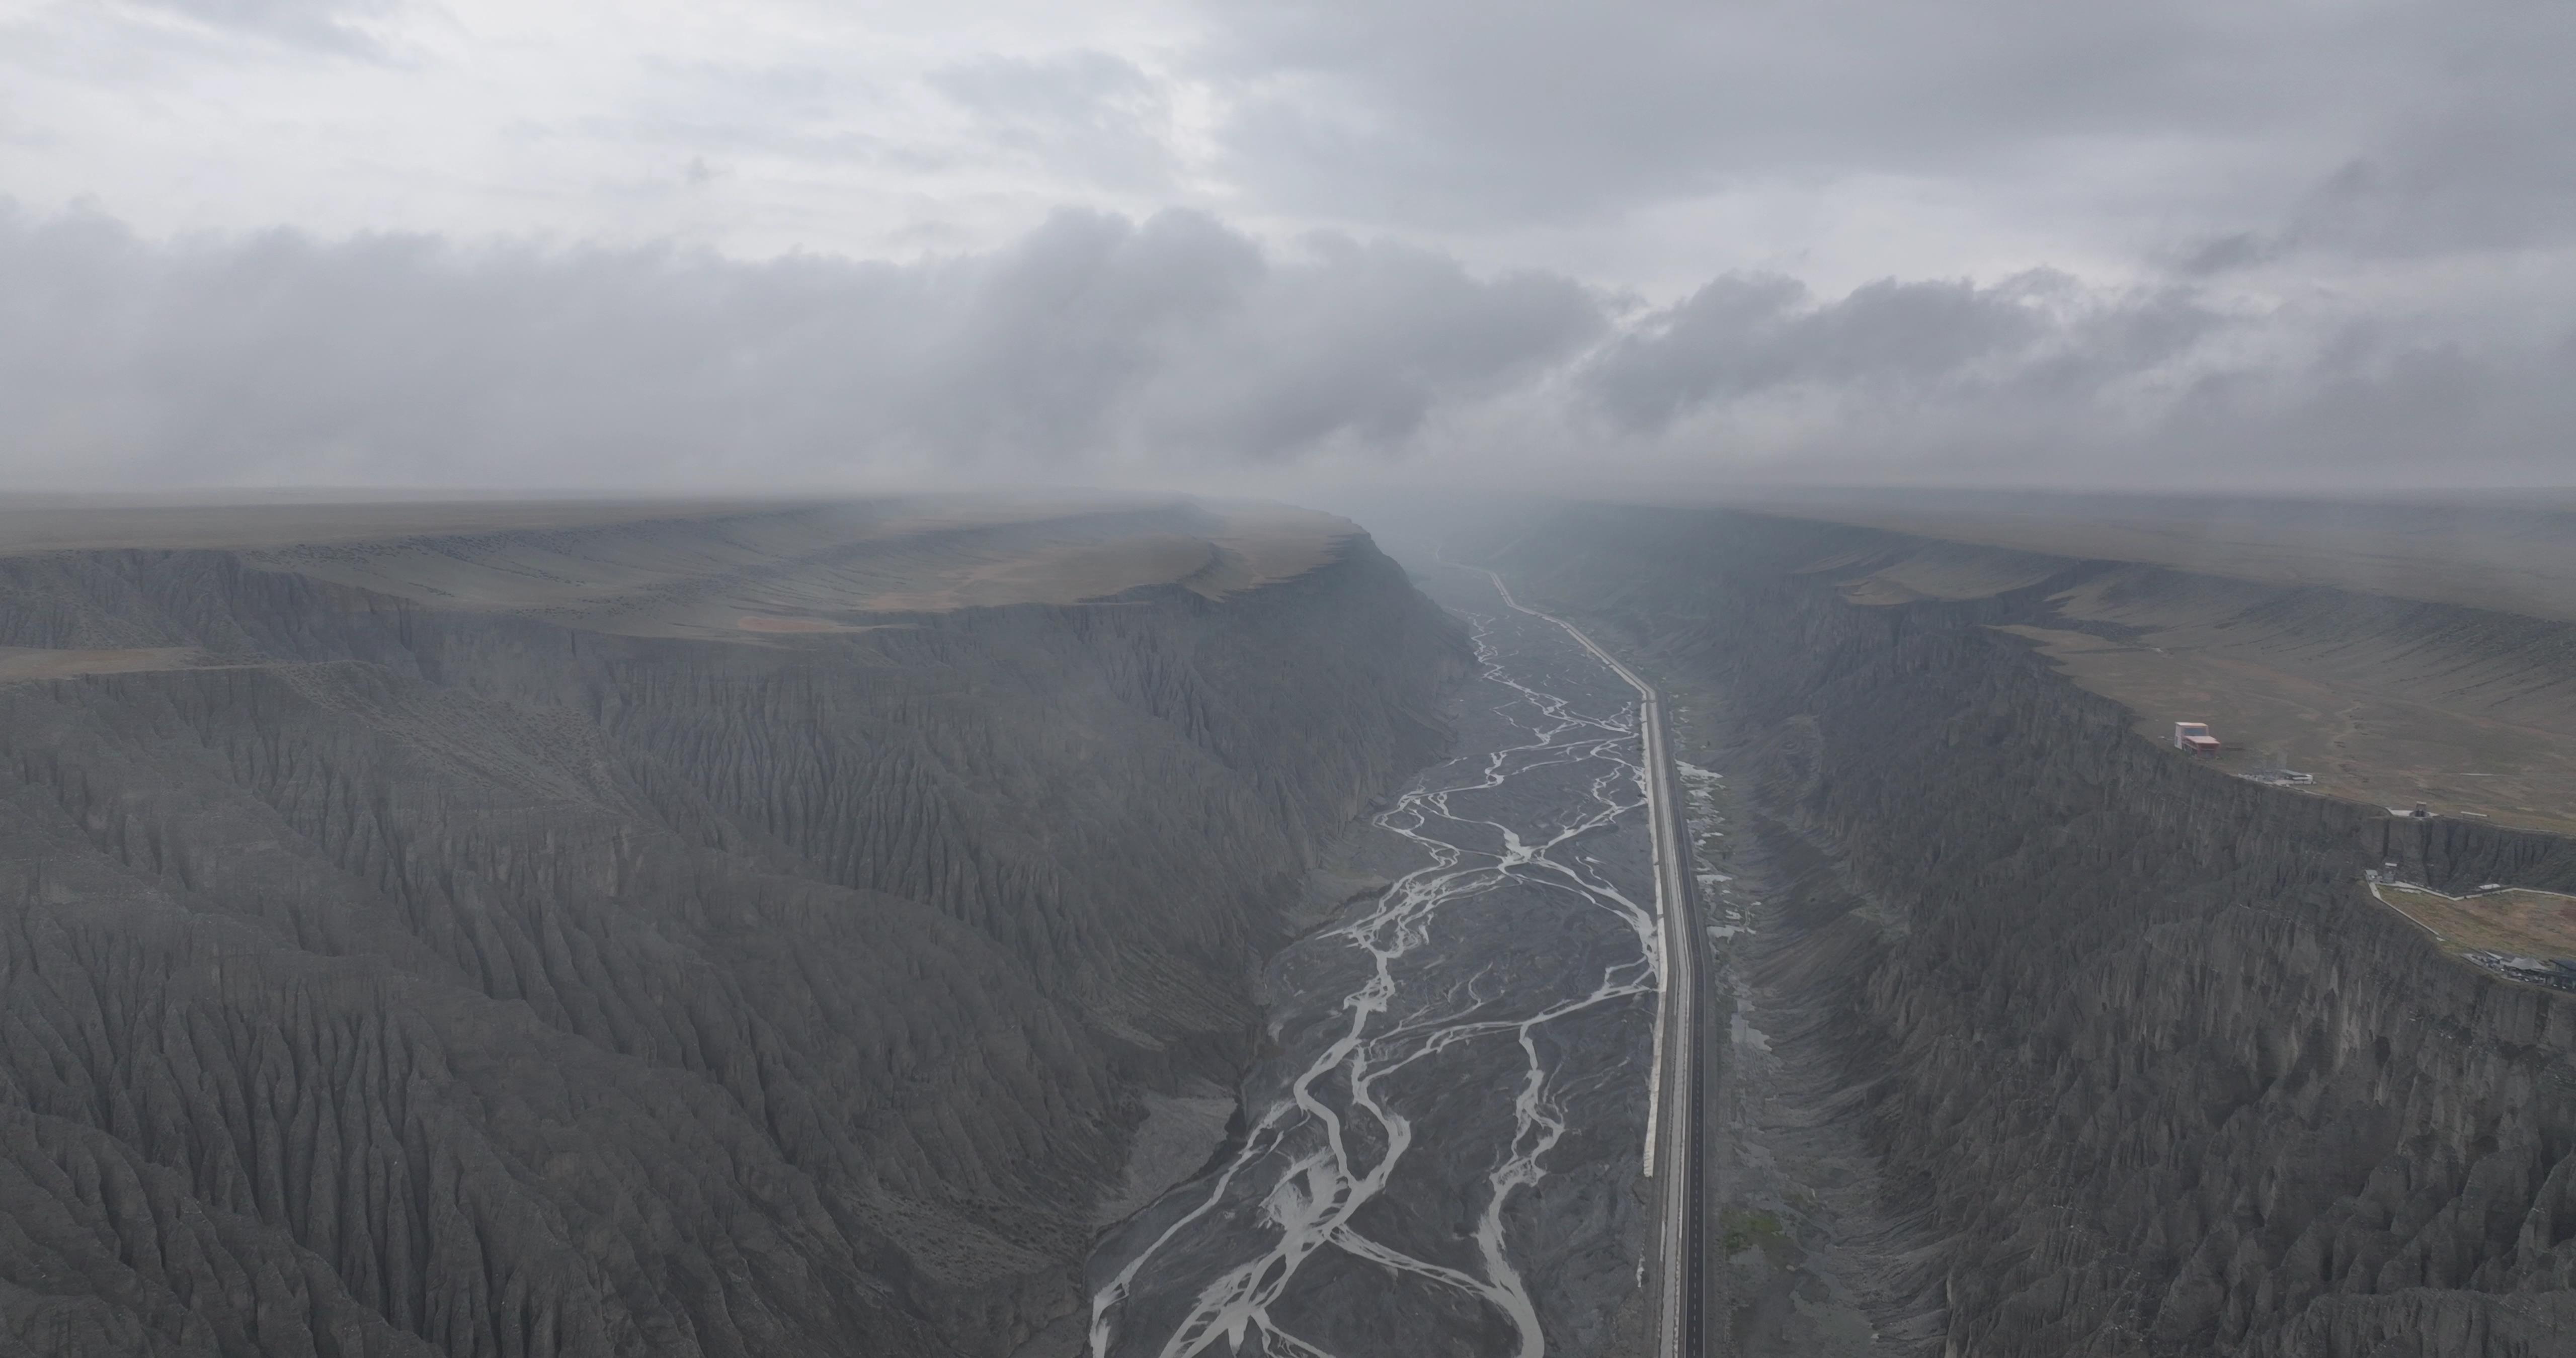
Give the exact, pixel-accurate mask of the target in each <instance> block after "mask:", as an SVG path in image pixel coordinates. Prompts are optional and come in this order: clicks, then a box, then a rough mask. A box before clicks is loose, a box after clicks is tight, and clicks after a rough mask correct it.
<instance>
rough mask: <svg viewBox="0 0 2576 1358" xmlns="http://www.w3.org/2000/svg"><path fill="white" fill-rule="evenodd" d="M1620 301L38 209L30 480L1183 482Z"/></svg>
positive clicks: (1447, 269)
mask: <svg viewBox="0 0 2576 1358" xmlns="http://www.w3.org/2000/svg"><path fill="white" fill-rule="evenodd" d="M1601 324H1602V320H1601V315H1600V311H1599V309H1598V306H1597V304H1596V302H1595V301H1594V298H1593V296H1592V294H1591V293H1589V292H1588V291H1587V290H1585V289H1583V288H1581V287H1578V286H1576V285H1575V284H1573V283H1571V282H1568V281H1565V280H1563V279H1553V278H1542V277H1535V276H1511V277H1504V278H1499V279H1487V278H1478V277H1474V276H1471V275H1469V274H1468V273H1467V272H1466V271H1465V270H1463V269H1462V268H1460V267H1459V266H1458V265H1457V264H1456V263H1455V262H1454V261H1451V260H1449V259H1447V258H1446V257H1443V256H1439V255H1436V254H1432V253H1429V252H1424V251H1418V250H1409V249H1403V248H1399V247H1388V246H1363V245H1358V244H1353V243H1349V242H1345V241H1340V240H1336V239H1332V238H1322V239H1319V240H1317V241H1314V242H1312V243H1310V244H1309V245H1308V246H1306V247H1304V248H1301V249H1296V250H1287V251H1277V250H1268V251H1266V250H1264V249H1262V248H1260V247H1258V246H1256V245H1255V244H1253V243H1252V242H1251V241H1250V240H1248V239H1247V238H1245V237H1243V236H1241V235H1239V234H1237V233H1235V232H1233V231H1231V230H1229V229H1227V228H1225V227H1223V226H1220V225H1218V224H1217V223H1215V222H1214V221H1212V220H1210V219H1207V218H1205V217H1200V216H1196V215H1192V214H1187V213H1167V214H1163V215H1161V216H1157V217H1155V218H1153V219H1151V220H1149V221H1147V222H1145V223H1143V224H1142V225H1133V224H1130V223H1128V222H1126V221H1125V220H1123V219H1119V218H1114V217H1104V216H1098V215H1092V214H1082V213H1067V214H1062V215H1060V216H1058V217H1057V218H1055V219H1054V220H1052V221H1050V222H1049V223H1047V224H1046V225H1045V226H1044V227H1042V228H1040V229H1039V230H1037V231H1035V232H1033V233H1031V234H1030V235H1029V236H1028V237H1026V238H1024V239H1023V240H1021V241H1019V242H1018V243H1016V244H1015V245H1013V246H1011V247H1009V248H1007V249H1004V250H1000V251H996V252H992V253H989V254H983V255H973V256H965V257H960V258H955V259H950V260H945V261H934V262H927V263H921V264H915V265H893V264H883V263H856V262H850V261H846V260H837V259H823V258H815V257H790V258H787V259H783V260H779V261H775V262H770V263H758V264H752V263H740V262H731V261H726V260H722V259H720V258H717V257H714V256H711V255H704V254H698V253H692V252H686V251H675V250H631V251H611V250H573V251H551V250H542V249H536V248H530V247H518V246H490V247H478V248H472V249H465V248H459V247H456V246H452V245H449V244H446V243H443V242H441V241H439V240H436V239H432V238H426V237H372V238H360V239H356V240H351V241H346V242H339V243H323V242H316V241H313V240H311V239H308V238H305V237H302V236H298V235H295V234H291V233H283V232H281V233H273V234H269V235H264V236H260V237H256V238H251V239H240V240H215V241H201V242H196V243H183V244H179V245H171V246H165V245H159V244H154V243H149V242H145V241H141V240H138V239H137V238H135V237H133V236H132V235H130V234H129V233H127V232H126V231H124V230H123V229H121V228H120V227H118V226H117V225H115V224H114V223H112V222H107V221H104V220H100V219H96V218H83V217H74V218H67V219H57V220H49V221H37V220H31V219H28V218H25V217H18V216H12V217H5V218H0V411H5V412H8V413H7V414H6V415H5V416H0V422H5V425H6V427H5V429H0V438H5V446H6V448H7V449H8V450H9V453H8V455H7V465H8V469H9V471H10V472H11V473H12V475H13V476H15V477H16V478H18V479H19V480H20V481H21V482H22V483H26V484H83V485H100V484H117V483H125V484H139V483H150V482H178V483H204V482H211V483H223V482H233V483H241V482H272V483H273V482H282V481H294V480H321V481H325V482H333V481H336V482H339V483H353V482H365V481H377V480H382V481H390V482H396V483H423V482H426V483H435V484H478V483H479V484H527V483H530V482H537V483H543V484H554V485H616V484H649V483H654V482H663V483H677V482H696V483H706V482H715V481H728V480H730V481H737V482H740V481H750V480H760V481H765V482H768V483H771V484H777V483H780V482H782V481H798V482H805V483H811V482H817V481H829V480H834V479H840V478H846V477H851V476H860V475H897V476H903V475H910V476H938V475H948V476H992V475H1013V474H1026V473H1030V472H1039V473H1046V474H1055V475H1065V476H1078V475H1081V474H1084V473H1086V472H1092V473H1097V472H1101V471H1102V470H1103V469H1117V468H1130V469H1141V470H1147V471H1150V470H1153V469H1156V468H1161V469H1166V470H1174V469H1176V470H1179V471H1184V472H1185V471H1188V470H1190V469H1204V468H1207V467H1211V466H1225V465H1239V464H1243V463H1247V462H1257V461H1261V460H1277V459H1290V458H1295V457H1298V456H1300V455H1302V454H1306V453H1310V452H1313V451H1315V450H1317V449H1320V448H1324V447H1327V446H1343V445H1355V444H1356V445H1368V446H1380V445H1387V444H1392V443H1396V442H1400V441H1401V440H1402V439H1404V438H1405V437H1406V436H1407V435H1409V434H1410V433H1411V432H1412V431H1413V430H1414V429H1415V428H1416V427H1417V426H1418V425H1420V423H1421V422H1422V421H1423V420H1424V419H1425V418H1427V417H1428V416H1429V415H1430V414H1431V413H1432V412H1434V411H1436V410H1439V409H1441V408H1443V407H1444V406H1448V405H1453V404H1455V403H1457V402H1460V401H1465V400H1472V399H1474V398H1475V397H1476V396H1478V395H1479V394H1480V393H1482V392H1485V391H1488V390H1490V389H1492V388H1493V387H1494V386H1495V385H1496V384H1500V383H1505V382H1508V381H1510V380H1511V379H1512V378H1513V377H1514V376H1515V375H1516V374H1521V373H1525V372H1527V371H1530V370H1532V369H1534V368H1538V367H1543V366H1545V365H1549V364H1552V363H1558V362H1562V361H1563V360H1564V359H1565V358H1566V357H1567V356H1568V355H1570V354H1571V353H1573V352H1574V351H1575V350H1576V349H1577V348H1578V347H1579V346H1580V345H1581V344H1583V343H1584V342H1585V341H1587V340H1588V339H1590V338H1591V337H1592V336H1593V335H1594V334H1595V333H1596V332H1597V330H1598V328H1599V327H1600V325H1601Z"/></svg>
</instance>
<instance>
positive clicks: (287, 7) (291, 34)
mask: <svg viewBox="0 0 2576 1358" xmlns="http://www.w3.org/2000/svg"><path fill="white" fill-rule="evenodd" d="M128 3H131V4H135V5H139V6H141V7H143V8H146V9H156V10H160V11H163V12H164V13H169V14H176V15H178V16H180V17H182V18H185V19H190V20H193V21H195V22H197V23H199V24H202V25H204V26H206V27H208V28H212V29H217V30H221V31H224V32H231V33H241V34H247V35H249V36H252V37H257V38H263V39H267V40H269V41H272V42H278V43H283V44H286V45H287V46H290V47H302V48H308V49H310V50H313V51H317V52H326V53H331V54H334V55H339V56H350V57H362V58H366V59H369V60H383V59H385V57H386V56H387V55H388V53H387V51H386V49H385V47H384V45H383V44H382V43H380V42H379V41H378V40H377V38H376V37H375V35H374V34H373V33H371V32H369V31H368V28H367V24H368V22H369V21H371V20H378V19H382V18H384V17H386V16H387V15H390V14H392V13H394V12H395V11H396V10H398V9H400V8H401V7H402V0H128Z"/></svg>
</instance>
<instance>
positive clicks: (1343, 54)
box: [0, 0, 2576, 491]
mask: <svg viewBox="0 0 2576 1358" xmlns="http://www.w3.org/2000/svg"><path fill="white" fill-rule="evenodd" d="M2571 71H2576V5H2570V4H2568V3H2566V0H2527V2H2526V0H2447V3H2442V4H2432V3H2393V2H2389V0H2285V2H2276V3H2270V4H2250V5H2249V4H2245V3H2243V2H2242V0H2231V2H2229V3H2216V2H2214V0H2212V2H2206V3H2205V2H2204V0H2174V2H2170V3H2155V2H2153V0H2150V2H2149V3H2143V4H2132V5H2111V4H2083V3H2066V0H1950V3H1946V4H1924V3H1921V0H1732V2H1725V0H1588V2H1587V3H1582V4H1574V3H1558V4H1544V5H1539V4H1516V3H1509V2H1508V0H1481V2H1480V3H1469V0H1370V2H1369V3H1365V4H1361V3H1350V2H1349V0H1343V2H1341V3H1334V4H1321V3H1295V2H1294V0H1289V2H1284V3H1227V2H1225V0H1211V2H1209V3H1183V2H1175V3H1119V2H1117V0H1096V2H1093V3H1083V4H1073V5H1068V4H1063V3H1037V2H1036V0H1028V2H1027V3H958V2H957V0H948V2H946V3H939V4H919V3H907V2H904V0H889V2H888V3H882V4H877V5H868V6H859V5H847V4H833V3H826V2H825V0H770V2H769V3H730V4H725V5H704V4H685V5H684V4H668V3H655V2H654V0H645V2H644V3H620V4H613V5H612V4H608V3H604V0H603V2H601V3H591V2H590V0H567V2H560V3H548V2H546V0H513V2H512V3H499V2H498V0H443V2H442V0H0V474H5V475H7V476H8V477H9V478H10V480H11V481H13V482H15V483H17V484H19V485H20V486H22V487H30V488H32V487H46V488H73V487H102V486H133V487H158V486H168V485H291V484H306V485H310V484H331V485H359V484H387V485H403V486H468V485H470V486H547V487H571V488H578V487H591V488H620V489H637V488H669V489H682V488H696V487H706V486H729V487H757V486H774V487H778V488H782V489H784V488H798V489H807V488H822V487H847V488H867V487H872V486H880V485H892V484H898V483H911V482H918V481H938V482H1002V481H1012V480H1042V481H1049V482H1057V483H1069V482H1109V483H1174V484H1187V485H1195V486H1206V487H1210V488H1222V487H1229V486H1241V487H1248V488H1256V489H1257V488H1263V487H1267V486H1289V485H1293V484H1294V483H1295V482H1297V481H1298V480H1300V479H1305V478H1313V477H1318V476H1330V477H1333V478H1336V479H1351V478H1365V477H1373V476H1385V477H1393V478H1396V479H1403V480H1416V481H1420V480H1434V481H1436V480H1440V479H1443V478H1455V477H1459V476H1462V475H1464V476H1477V477H1486V478H1491V477H1497V476H1499V477H1506V478H1509V479H1510V480H1511V481H1512V482H1513V483H1515V484H1539V485H1552V486H1559V487H1565V488H1576V489H1583V488H1596V489H1597V488H1609V489H1619V490H1623V491H1638V490H1646V489H1650V488H1653V487H1659V486H1679V487H1689V488H1699V487H1708V486H1719V485H1724V484H1728V483H1733V482H1741V481H1747V480H1752V481H1771V482H1778V481H1821V482H1850V481H1870V482H1881V483H1885V482H1897V483H1927V484H1928V483H1946V484H1970V485H1974V484H2056V485H2123V486H2150V485H2170V484H2175V483H2184V484H2192V485H2211V486H2239V487H2263V488H2290V487H2315V488H2322V489H2367V488H2382V487H2390V486H2402V485H2419V484H2428V483H2430V484H2464V485H2489V486H2495V485H2507V486H2510V485H2566V484H2569V483H2571V482H2576V449H2572V448H2571V440H2570V435H2569V431H2570V430H2571V429H2576V135H2571V134H2572V133H2576V78H2571V77H2570V75H2569V72H2571Z"/></svg>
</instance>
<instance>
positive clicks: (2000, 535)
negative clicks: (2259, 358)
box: [1743, 491, 2576, 621]
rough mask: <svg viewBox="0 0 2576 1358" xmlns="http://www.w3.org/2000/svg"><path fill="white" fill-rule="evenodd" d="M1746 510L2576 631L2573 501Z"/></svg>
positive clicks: (1848, 504) (2166, 501) (1858, 503)
mask: <svg viewBox="0 0 2576 1358" xmlns="http://www.w3.org/2000/svg"><path fill="white" fill-rule="evenodd" d="M1921 498H1922V502H1921V503H1918V504H1914V505H1899V504H1893V503H1888V502H1886V501H1885V500H1883V499H1881V498H1879V497H1875V496H1873V497H1858V496H1855V497H1852V498H1848V499H1844V498H1831V497H1817V498H1800V499H1784V500H1780V501H1777V502H1771V501H1755V502H1748V503H1746V504H1745V505H1744V506H1743V507H1744V508H1747V509H1752V510H1756V511H1759V512H1764V513H1778V514H1783V515H1787V516H1790V517H1794V518H1803V519H1817V520H1822V521H1825V522H1828V523H1844V524H1851V525H1853V526H1856V527H1867V528H1881V529H1886V530H1888V531H1890V532H1897V533H1908V534H1912V535H1915V536H1918V537H1927V538H1938V539H1941V540H1943V541H1948V542H1956V543H1963V544H1971V545H1976V546H1983V547H1999V548H2006V549H2010V550H2014V551H2021V552H2031V553H2035V554H2039V555H2043V556H2052V557H2072V558H2078V559H2084V560H2107V561H2135V562H2141V563H2146V564H2151V565H2159V566H2172V567H2175V568H2177V569H2180V570H2187V571H2194V572H2198V573H2202V574H2207V575H2217V576H2226V577H2229V578H2232V579H2239V580H2247V581H2253V582H2257V583H2262V584H2273V585H2333V586H2339V587H2342V588H2347V589H2356V590H2362V591H2366V592H2369V593H2373V594H2382V595H2387V596H2389V597H2391V598H2399V599H2419V600H2425V601H2428V602H2433V603H2450V604H2465V605H2468V606H2470V607H2474V608H2493V609H2501V610H2503V611H2505V612H2509V613H2522V614H2526V615H2528V616H2532V617H2541V618H2556V619H2559V620H2561V621H2576V492H2564V491H2543V492H2534V493H2532V494H2530V495H2526V496H2520V497H2514V498H2512V499H2509V500H2508V499H2504V498H2501V497H2497V498H2491V499H2456V500H2429V499H2428V500H2424V501H2421V502H2410V501H2404V500H2393V499H2392V500H2373V501H2352V502H2344V501H2326V500H2313V501H2310V500H2256V499H2216V498H2187V497H2178V496H2146V495H2067V496H2054V495H2036V494H2026V493H2025V494H1999V495H1995V496H1991V497H1976V496H1967V495H1963V494H1960V493H1958V492H1943V493H1937V494H1931V495H1927V496H1925V497H1921Z"/></svg>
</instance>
